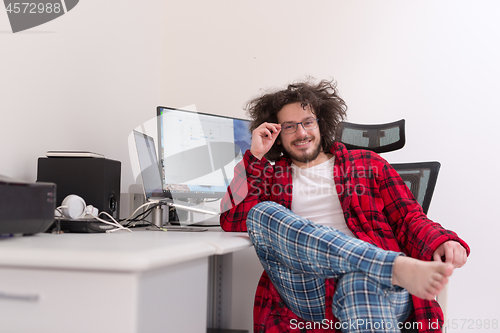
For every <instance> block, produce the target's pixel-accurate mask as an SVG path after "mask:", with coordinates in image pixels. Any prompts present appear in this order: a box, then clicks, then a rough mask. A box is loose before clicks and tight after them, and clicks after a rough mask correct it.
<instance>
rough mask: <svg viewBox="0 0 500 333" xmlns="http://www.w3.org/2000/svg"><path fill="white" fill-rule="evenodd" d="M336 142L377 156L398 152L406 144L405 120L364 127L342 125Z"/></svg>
mask: <svg viewBox="0 0 500 333" xmlns="http://www.w3.org/2000/svg"><path fill="white" fill-rule="evenodd" d="M335 139H336V141H339V142H342V143H343V144H344V145H345V146H346V148H347V149H349V150H350V149H367V150H371V151H374V152H376V153H377V154H380V153H386V152H389V151H394V150H398V149H401V148H403V147H404V145H405V143H406V136H405V120H404V119H401V120H398V121H395V122H393V123H387V124H376V125H362V124H354V123H348V122H345V121H344V122H342V123H340V126H339V128H338V129H337V132H336V133H335Z"/></svg>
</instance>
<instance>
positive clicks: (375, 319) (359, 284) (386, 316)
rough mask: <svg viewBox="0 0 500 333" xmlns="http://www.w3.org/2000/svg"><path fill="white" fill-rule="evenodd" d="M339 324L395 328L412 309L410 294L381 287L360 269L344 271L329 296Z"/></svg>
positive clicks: (348, 327) (369, 329)
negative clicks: (334, 291)
mask: <svg viewBox="0 0 500 333" xmlns="http://www.w3.org/2000/svg"><path fill="white" fill-rule="evenodd" d="M332 303H333V312H334V314H335V315H336V316H337V317H338V318H339V325H338V326H337V327H342V328H344V329H346V330H347V331H349V332H352V333H355V332H382V331H383V332H394V333H396V332H399V331H400V328H401V327H403V326H402V324H403V322H404V320H405V319H406V318H407V317H408V316H409V315H410V312H411V311H412V310H413V307H412V303H411V296H410V294H409V293H408V292H407V291H406V290H404V289H403V288H400V287H393V288H385V287H382V288H381V285H380V284H379V283H377V282H376V281H374V280H373V279H370V278H368V277H367V276H366V275H365V274H364V273H361V272H355V273H348V274H344V275H343V276H342V278H341V279H340V280H339V283H338V286H337V292H336V293H335V295H334V298H333V302H332Z"/></svg>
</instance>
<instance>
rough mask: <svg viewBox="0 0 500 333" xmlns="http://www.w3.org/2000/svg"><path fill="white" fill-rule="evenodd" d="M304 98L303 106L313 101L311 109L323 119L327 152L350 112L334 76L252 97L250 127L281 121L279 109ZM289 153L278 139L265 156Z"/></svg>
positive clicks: (320, 123)
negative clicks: (316, 82)
mask: <svg viewBox="0 0 500 333" xmlns="http://www.w3.org/2000/svg"><path fill="white" fill-rule="evenodd" d="M296 102H300V103H301V106H302V107H305V106H306V105H309V106H310V107H311V109H312V110H311V111H312V112H313V113H314V115H315V116H316V117H317V118H318V119H319V121H318V126H319V131H320V134H321V147H322V149H323V151H324V152H328V151H330V149H331V148H332V145H333V143H334V142H335V130H336V128H337V126H338V125H339V124H340V122H342V120H343V119H344V118H345V116H346V111H347V105H346V104H345V102H344V100H343V99H342V98H340V97H339V95H338V90H337V84H336V82H334V81H333V80H331V81H327V80H322V81H321V82H319V83H318V84H314V83H311V82H310V81H309V80H308V81H306V82H298V83H293V84H290V85H288V87H287V89H285V90H279V91H274V92H267V93H265V94H264V95H262V96H260V97H257V98H254V99H252V100H250V101H249V102H248V103H247V104H246V107H245V109H246V110H247V112H248V114H249V116H250V118H251V119H252V123H251V125H250V131H253V130H254V129H256V128H257V127H259V126H260V125H261V124H262V123H264V122H268V123H277V122H278V116H277V115H278V112H279V111H280V110H281V109H282V108H283V107H284V106H285V105H287V104H292V103H296ZM283 154H286V153H285V151H284V150H283V148H282V145H278V144H277V143H276V142H275V143H274V145H273V146H272V148H271V149H270V150H269V151H268V152H267V154H266V155H265V157H266V158H267V159H268V160H270V161H276V160H277V159H279V158H280V156H282V155H283Z"/></svg>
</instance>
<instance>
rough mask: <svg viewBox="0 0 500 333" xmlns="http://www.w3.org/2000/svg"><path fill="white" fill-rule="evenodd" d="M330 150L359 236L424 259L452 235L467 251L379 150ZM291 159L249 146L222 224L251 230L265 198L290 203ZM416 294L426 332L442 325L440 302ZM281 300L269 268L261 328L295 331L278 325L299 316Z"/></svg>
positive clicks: (258, 308) (259, 307) (260, 292)
mask: <svg viewBox="0 0 500 333" xmlns="http://www.w3.org/2000/svg"><path fill="white" fill-rule="evenodd" d="M331 153H332V154H333V155H334V158H335V167H334V175H333V176H334V181H335V184H336V186H337V193H338V194H339V199H340V203H341V206H342V209H343V211H344V217H345V220H346V223H347V226H348V227H349V229H350V230H351V231H352V233H353V234H354V235H355V236H356V237H357V238H358V239H361V240H363V241H365V242H368V243H371V244H373V245H375V246H377V247H380V248H382V249H384V250H391V251H395V252H403V253H405V254H406V255H408V256H411V257H414V258H417V259H421V260H431V259H432V254H433V253H434V251H435V250H436V249H437V248H438V247H439V245H441V244H442V243H444V242H445V241H448V240H454V241H458V242H460V244H462V246H464V247H465V249H466V250H467V253H469V252H470V250H469V247H468V245H467V244H466V243H465V242H464V241H463V240H461V239H460V238H459V237H458V236H457V235H456V234H455V233H454V232H452V231H449V230H446V229H444V228H443V227H442V226H441V225H440V224H438V223H435V222H433V221H431V220H429V219H428V218H427V216H426V215H425V214H424V213H423V212H422V208H421V207H420V205H419V204H418V202H417V201H416V200H415V198H414V197H413V195H412V194H411V192H410V191H409V190H408V188H407V186H406V185H405V184H404V182H403V180H402V179H401V177H399V175H398V173H397V172H396V171H395V170H394V169H393V168H392V167H391V166H390V165H389V164H388V163H387V162H386V161H385V160H384V159H382V158H381V157H380V156H378V155H377V154H375V153H373V152H370V151H365V150H351V151H348V150H347V149H346V148H345V146H344V145H343V144H341V143H335V144H334V146H333V147H332V150H331ZM290 163H291V161H290V160H289V159H287V158H283V159H281V160H279V161H276V163H275V164H274V165H271V164H270V163H269V162H268V161H267V160H266V159H265V158H263V159H262V160H258V159H256V158H255V157H254V156H253V155H252V154H251V153H250V152H249V151H247V152H246V153H245V155H244V158H243V161H242V162H241V163H240V164H238V165H237V166H236V168H235V178H234V179H233V181H232V182H231V184H230V186H229V188H228V193H227V194H226V196H225V197H224V199H223V201H222V203H221V209H222V211H223V213H222V215H221V219H220V221H221V227H222V228H223V229H224V230H226V231H246V230H247V228H246V219H247V215H248V212H249V211H250V209H251V208H252V207H253V206H255V205H256V204H257V203H259V202H262V201H274V202H276V203H279V204H281V205H282V206H284V207H286V208H289V209H290V207H291V201H292V175H291V170H290ZM327 286H328V288H327V295H326V302H327V304H326V312H327V313H326V316H327V317H329V316H330V314H329V313H328V311H330V310H331V298H332V297H333V292H334V290H335V287H334V286H335V281H334V280H327ZM412 300H413V305H414V313H413V315H414V317H415V320H416V321H418V322H419V323H422V325H423V330H422V332H432V331H437V330H435V329H433V328H432V327H429V324H428V323H429V322H431V323H434V322H435V321H436V320H438V321H439V326H441V325H442V317H443V314H442V311H441V309H440V308H439V305H438V304H437V303H436V302H435V301H425V300H421V299H419V298H417V297H412ZM280 302H282V300H281V299H280V297H279V294H278V293H277V292H276V290H275V289H274V286H273V285H272V283H269V280H268V277H267V274H265V273H264V274H263V275H262V278H261V281H260V283H259V286H258V288H257V295H256V303H255V309H254V310H255V313H254V319H255V327H256V330H261V329H263V327H264V328H265V330H267V331H269V332H272V327H280V332H292V331H290V330H281V329H284V327H282V326H279V325H281V323H283V322H286V321H288V320H289V319H290V318H293V317H294V316H295V315H294V314H293V312H292V311H289V309H288V308H287V307H286V306H284V307H282V308H280V307H279V305H280ZM271 308H272V309H271ZM278 308H280V309H281V310H279V311H278V310H277V309H278ZM296 317H297V316H295V318H296ZM261 324H262V325H261ZM263 325H264V326H263ZM333 331H334V330H333ZM296 332H299V330H297V331H296ZM309 332H315V331H314V330H309ZM321 332H325V331H324V330H322V331H321Z"/></svg>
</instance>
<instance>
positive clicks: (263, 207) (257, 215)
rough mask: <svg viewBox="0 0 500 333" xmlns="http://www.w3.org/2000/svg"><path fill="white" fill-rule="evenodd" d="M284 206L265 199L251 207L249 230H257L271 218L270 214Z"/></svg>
mask: <svg viewBox="0 0 500 333" xmlns="http://www.w3.org/2000/svg"><path fill="white" fill-rule="evenodd" d="M280 208H282V206H281V205H280V204H277V203H276V202H273V201H263V202H259V203H258V204H256V205H255V206H253V207H252V209H250V211H249V212H248V215H247V230H248V231H255V230H257V229H259V228H260V227H262V226H263V225H264V224H265V223H263V222H265V221H266V220H268V219H269V215H270V214H272V213H273V212H274V211H275V210H276V209H280Z"/></svg>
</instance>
